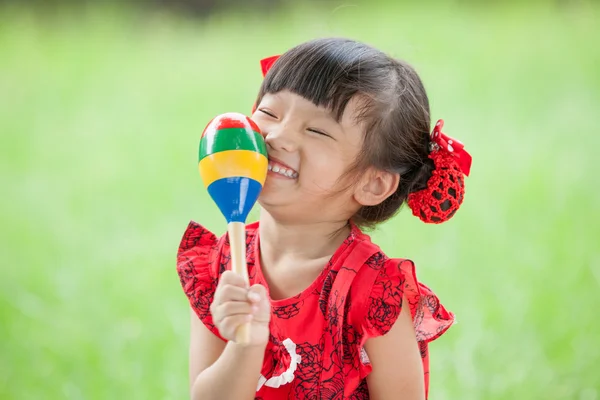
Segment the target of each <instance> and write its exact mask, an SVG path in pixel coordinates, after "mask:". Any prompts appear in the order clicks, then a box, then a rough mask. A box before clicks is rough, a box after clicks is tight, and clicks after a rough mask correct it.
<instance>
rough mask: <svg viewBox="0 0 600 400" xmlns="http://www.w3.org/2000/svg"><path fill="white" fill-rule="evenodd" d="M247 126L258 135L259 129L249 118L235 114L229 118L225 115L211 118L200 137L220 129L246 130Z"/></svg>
mask: <svg viewBox="0 0 600 400" xmlns="http://www.w3.org/2000/svg"><path fill="white" fill-rule="evenodd" d="M215 120H216V121H215ZM248 125H250V128H251V129H252V130H253V131H254V132H256V133H260V128H259V127H258V125H256V123H255V122H254V121H252V120H251V119H250V118H248V117H247V116H245V115H242V114H237V113H231V116H229V115H227V114H226V115H221V116H219V117H217V118H213V119H212V120H211V121H210V122H209V123H208V125H207V126H206V128H205V129H204V132H202V136H204V135H205V134H206V132H207V131H209V130H215V131H218V130H221V129H228V128H248Z"/></svg>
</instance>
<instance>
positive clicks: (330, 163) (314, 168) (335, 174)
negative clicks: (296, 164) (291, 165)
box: [300, 148, 348, 189]
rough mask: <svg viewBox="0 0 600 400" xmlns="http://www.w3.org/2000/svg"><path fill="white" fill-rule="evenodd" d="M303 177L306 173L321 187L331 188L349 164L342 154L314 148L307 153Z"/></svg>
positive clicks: (307, 176) (306, 176) (311, 180)
mask: <svg viewBox="0 0 600 400" xmlns="http://www.w3.org/2000/svg"><path fill="white" fill-rule="evenodd" d="M302 164H303V168H302V173H301V175H300V176H301V177H302V176H303V175H304V177H305V178H308V179H309V181H310V182H313V183H314V185H315V186H318V187H320V188H321V189H331V188H333V187H334V185H336V184H337V182H338V180H339V178H340V176H342V174H343V173H344V172H345V171H346V170H347V168H348V165H347V163H346V162H344V160H343V157H342V156H341V155H340V154H337V153H336V152H332V151H324V149H322V148H318V149H314V151H312V152H307V153H306V154H305V159H304V161H303V163H302Z"/></svg>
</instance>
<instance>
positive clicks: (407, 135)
mask: <svg viewBox="0 0 600 400" xmlns="http://www.w3.org/2000/svg"><path fill="white" fill-rule="evenodd" d="M262 66H263V74H265V79H264V81H263V84H262V86H261V88H260V91H259V94H258V98H257V102H256V105H255V110H254V112H253V115H252V119H253V120H254V121H255V122H256V124H257V125H258V126H259V127H260V129H261V131H262V133H263V135H264V137H265V141H266V144H267V149H268V155H269V173H268V176H267V180H266V182H265V184H264V187H263V190H262V192H261V195H260V198H259V203H260V206H261V211H260V218H259V221H258V222H255V223H252V224H249V225H248V226H247V229H246V234H247V263H248V271H249V275H250V283H251V286H250V287H246V285H245V284H244V281H243V280H242V278H241V277H239V276H237V275H236V274H234V273H232V272H231V271H229V262H230V251H229V242H228V238H227V234H225V235H224V236H222V237H220V238H217V237H216V236H215V235H214V234H212V233H211V232H209V231H208V230H206V229H205V228H203V227H202V226H200V225H198V224H197V223H195V222H191V223H190V224H189V226H188V228H187V230H186V231H185V234H184V236H183V239H182V241H181V244H180V247H179V252H178V261H177V270H178V273H179V276H180V279H181V284H182V286H183V289H184V291H185V293H186V295H187V296H188V297H189V300H190V304H191V309H192V312H191V343H190V366H189V368H190V385H191V393H192V395H191V397H192V398H193V399H218V400H229V399H234V400H238V399H242V400H243V399H255V398H256V399H262V400H279V399H356V400H358V399H376V400H384V399H390V400H391V399H394V400H397V399H405V400H413V399H424V398H426V396H427V390H428V371H429V355H428V342H430V341H432V340H434V339H436V338H437V337H439V336H440V335H441V334H442V333H444V332H445V331H446V330H447V329H448V328H449V327H450V325H451V324H452V323H453V321H454V316H453V314H452V313H450V312H449V311H447V310H446V309H445V308H444V307H443V306H442V305H441V304H440V302H439V300H438V298H437V297H436V296H435V294H434V293H433V292H432V291H431V290H430V289H429V288H427V287H426V286H425V285H423V284H421V283H419V282H418V281H417V278H416V275H415V267H414V264H413V263H412V262H411V261H410V260H406V259H395V258H388V257H387V256H386V255H385V254H383V252H382V251H381V250H380V249H379V247H377V245H375V244H374V243H372V242H371V240H370V238H369V236H367V235H366V234H365V233H363V232H362V231H361V228H365V227H367V228H372V227H373V226H374V225H376V224H377V223H380V222H382V221H385V220H387V219H389V218H390V217H392V216H393V215H394V214H395V213H396V212H397V211H398V209H399V208H400V206H401V205H402V204H403V203H404V202H407V203H408V205H409V206H410V207H411V209H412V211H413V214H415V215H416V216H417V217H419V218H421V219H422V220H424V221H425V222H433V223H440V222H443V221H445V220H447V219H449V218H450V217H451V216H452V215H453V214H454V212H455V211H456V210H457V208H458V206H459V205H460V203H461V202H462V198H463V193H464V175H468V172H469V167H470V156H469V155H468V153H467V152H466V151H464V149H463V148H462V145H461V144H460V142H458V141H456V140H454V139H451V138H449V137H448V136H445V135H444V134H443V133H442V132H441V127H442V123H441V121H439V122H438V124H437V125H436V127H435V129H434V131H433V133H432V134H431V135H430V134H429V132H430V116H429V104H428V100H427V96H426V94H425V90H424V88H423V85H422V83H421V81H420V79H419V77H418V76H417V74H416V73H415V71H414V70H413V69H412V68H411V67H410V66H409V65H407V64H406V63H404V62H402V61H398V60H395V59H393V58H390V57H388V56H387V55H385V54H384V53H382V52H380V51H378V50H376V49H374V48H372V47H369V46H367V45H365V44H362V43H358V42H355V41H351V40H345V39H321V40H315V41H311V42H308V43H304V44H301V45H299V46H297V47H295V48H293V49H291V50H289V51H288V52H286V53H285V54H283V55H282V56H281V57H272V58H269V59H265V60H263V62H262ZM248 322H249V323H250V331H251V334H250V342H249V343H244V344H242V343H236V342H235V332H236V329H237V328H238V327H239V326H240V325H242V324H245V323H248Z"/></svg>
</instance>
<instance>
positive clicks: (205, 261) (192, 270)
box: [177, 221, 257, 337]
mask: <svg viewBox="0 0 600 400" xmlns="http://www.w3.org/2000/svg"><path fill="white" fill-rule="evenodd" d="M256 230H257V224H256V223H254V224H248V225H247V226H246V243H247V247H248V249H250V248H251V247H252V246H248V243H250V242H252V241H254V240H255V236H256ZM230 258H231V256H230V251H229V238H228V235H227V234H226V233H225V234H223V235H221V236H220V237H217V236H216V235H215V234H214V233H212V232H211V231H210V230H208V229H207V228H205V227H204V226H202V225H200V224H199V223H197V222H194V221H191V222H190V223H189V224H188V226H187V228H186V229H185V232H184V233H183V237H182V238H181V241H180V243H179V248H178V250H177V274H178V275H179V280H180V283H181V286H182V288H183V291H184V293H185V294H186V296H187V297H188V299H189V302H190V306H191V307H192V309H193V310H194V311H195V313H196V314H197V315H198V317H199V318H200V319H201V320H202V322H204V324H205V325H206V326H207V327H208V328H209V329H210V330H211V331H212V332H213V333H214V334H215V335H217V336H219V337H220V335H219V333H218V330H217V329H216V327H215V326H214V325H213V322H212V317H211V315H210V304H211V303H212V301H213V297H214V293H215V290H216V289H217V284H218V281H219V276H220V275H221V274H222V273H223V271H225V269H226V268H227V263H228V262H229V260H230ZM249 261H250V260H249Z"/></svg>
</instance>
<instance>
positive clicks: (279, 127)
mask: <svg viewBox="0 0 600 400" xmlns="http://www.w3.org/2000/svg"><path fill="white" fill-rule="evenodd" d="M263 135H264V136H265V143H266V144H267V146H269V147H271V148H272V149H274V150H280V151H286V152H294V151H297V150H298V146H299V140H300V138H299V135H298V134H297V132H296V130H295V129H294V128H293V127H292V126H290V125H289V124H286V123H273V124H269V126H267V127H265V130H263Z"/></svg>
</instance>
